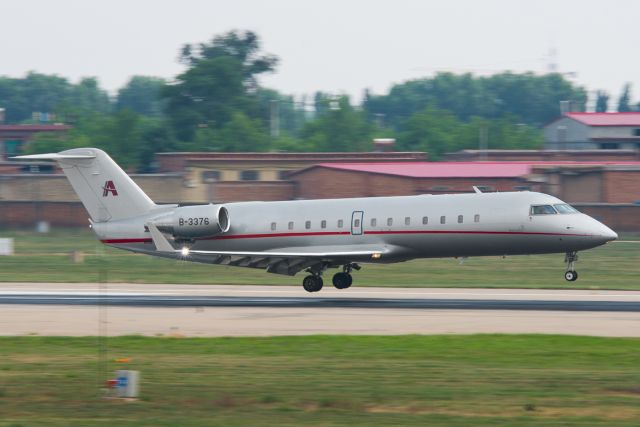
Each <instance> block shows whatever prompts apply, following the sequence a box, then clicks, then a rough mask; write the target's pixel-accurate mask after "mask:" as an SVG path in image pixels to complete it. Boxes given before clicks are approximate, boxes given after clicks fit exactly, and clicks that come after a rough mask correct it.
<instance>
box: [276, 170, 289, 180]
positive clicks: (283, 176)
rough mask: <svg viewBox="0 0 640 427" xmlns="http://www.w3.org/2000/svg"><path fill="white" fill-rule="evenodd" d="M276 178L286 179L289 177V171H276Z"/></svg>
mask: <svg viewBox="0 0 640 427" xmlns="http://www.w3.org/2000/svg"><path fill="white" fill-rule="evenodd" d="M278 179H279V180H280V181H286V180H288V179H289V171H278Z"/></svg>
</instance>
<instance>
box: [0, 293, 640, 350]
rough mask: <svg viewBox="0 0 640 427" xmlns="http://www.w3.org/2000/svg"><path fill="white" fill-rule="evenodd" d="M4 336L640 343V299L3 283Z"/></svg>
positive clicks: (601, 295)
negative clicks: (515, 337) (426, 337)
mask: <svg viewBox="0 0 640 427" xmlns="http://www.w3.org/2000/svg"><path fill="white" fill-rule="evenodd" d="M0 312H1V313H2V316H0V335H25V334H38V335H75V336H78V335H97V334H99V333H106V334H109V335H123V334H141V335H166V336H248V335H253V336H268V335H304V334H406V333H416V334H434V333H556V334H578V335H602V336H636V337H640V292H625V291H585V290H515V289H435V288H357V287H354V288H351V289H348V290H342V291H339V290H336V289H334V288H329V287H325V289H323V290H322V291H321V292H319V293H315V294H308V293H306V292H304V291H303V290H302V289H301V288H298V287H285V286H207V285H197V286H194V285H152V284H144V285H143V284H104V285H99V284H35V283H33V284H32V283H2V284H0Z"/></svg>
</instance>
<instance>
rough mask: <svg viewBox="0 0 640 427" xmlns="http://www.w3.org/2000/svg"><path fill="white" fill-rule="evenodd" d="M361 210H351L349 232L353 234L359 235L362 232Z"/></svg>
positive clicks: (362, 214)
mask: <svg viewBox="0 0 640 427" xmlns="http://www.w3.org/2000/svg"><path fill="white" fill-rule="evenodd" d="M363 216H364V212H363V211H353V214H352V215H351V234H352V235H354V236H360V235H361V234H362V217H363Z"/></svg>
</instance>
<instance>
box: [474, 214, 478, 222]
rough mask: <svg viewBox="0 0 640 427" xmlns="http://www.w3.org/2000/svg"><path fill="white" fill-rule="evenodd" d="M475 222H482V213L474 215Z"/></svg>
mask: <svg viewBox="0 0 640 427" xmlns="http://www.w3.org/2000/svg"><path fill="white" fill-rule="evenodd" d="M473 222H480V215H479V214H475V215H474V216H473Z"/></svg>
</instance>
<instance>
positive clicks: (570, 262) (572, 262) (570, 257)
mask: <svg viewBox="0 0 640 427" xmlns="http://www.w3.org/2000/svg"><path fill="white" fill-rule="evenodd" d="M577 261H578V253H577V252H567V255H566V256H565V257H564V262H566V263H567V271H566V272H565V273H564V278H565V279H566V280H567V281H569V282H575V281H576V280H578V272H577V271H576V262H577Z"/></svg>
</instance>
